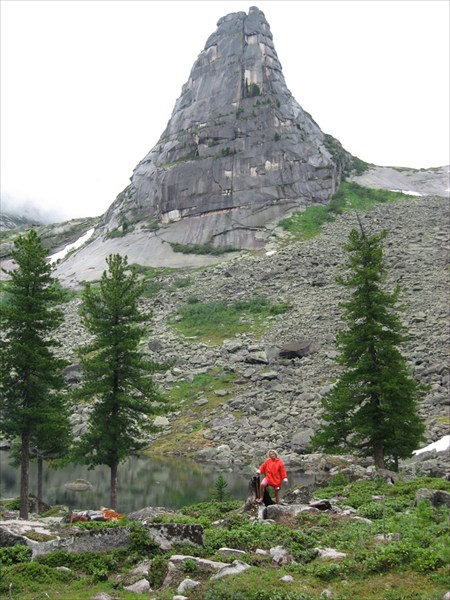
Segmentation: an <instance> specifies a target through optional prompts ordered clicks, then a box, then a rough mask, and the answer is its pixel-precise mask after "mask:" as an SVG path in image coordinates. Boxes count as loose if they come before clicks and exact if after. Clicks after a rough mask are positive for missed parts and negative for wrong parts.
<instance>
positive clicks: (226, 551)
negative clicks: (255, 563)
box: [217, 548, 245, 556]
mask: <svg viewBox="0 0 450 600" xmlns="http://www.w3.org/2000/svg"><path fill="white" fill-rule="evenodd" d="M217 552H222V554H236V555H237V556H241V555H242V554H245V552H244V550H236V549H235V548H219V550H218V551H217Z"/></svg>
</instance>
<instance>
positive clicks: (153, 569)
mask: <svg viewBox="0 0 450 600" xmlns="http://www.w3.org/2000/svg"><path fill="white" fill-rule="evenodd" d="M168 563H169V558H168V557H166V556H155V558H154V559H153V560H152V562H151V565H150V570H149V573H148V580H149V583H150V587H151V588H153V589H157V588H160V587H161V586H162V584H163V583H164V579H165V578H166V575H167V571H168Z"/></svg>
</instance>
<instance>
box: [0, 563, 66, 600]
mask: <svg viewBox="0 0 450 600" xmlns="http://www.w3.org/2000/svg"><path fill="white" fill-rule="evenodd" d="M0 574H1V577H0V595H2V594H5V597H6V594H7V593H10V594H12V596H10V597H12V598H16V597H17V598H18V597H19V594H22V593H32V592H35V591H38V590H39V587H40V586H41V585H42V584H44V585H52V586H54V585H55V584H59V585H61V586H62V585H65V584H67V583H69V582H70V581H72V580H73V579H75V574H74V573H68V572H66V571H57V570H55V569H52V568H51V567H48V566H47V565H43V564H40V563H38V562H22V563H18V564H15V565H11V566H9V567H4V568H2V569H1V571H0ZM10 585H11V587H10Z"/></svg>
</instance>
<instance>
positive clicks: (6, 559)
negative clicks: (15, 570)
mask: <svg viewBox="0 0 450 600" xmlns="http://www.w3.org/2000/svg"><path fill="white" fill-rule="evenodd" d="M30 560H31V548H29V547H28V546H22V545H20V544H16V545H15V546H9V547H7V548H0V565H1V566H2V567H7V566H9V565H16V564H18V563H23V562H29V561H30Z"/></svg>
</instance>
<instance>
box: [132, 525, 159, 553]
mask: <svg viewBox="0 0 450 600" xmlns="http://www.w3.org/2000/svg"><path fill="white" fill-rule="evenodd" d="M130 539H131V544H130V551H131V552H136V553H137V554H142V555H145V556H149V555H150V556H153V555H155V554H158V553H159V546H158V544H157V543H156V542H155V541H154V540H152V538H150V537H149V536H148V532H147V530H146V529H145V528H144V527H142V525H141V524H140V523H136V524H134V525H133V527H132V530H131V532H130Z"/></svg>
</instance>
